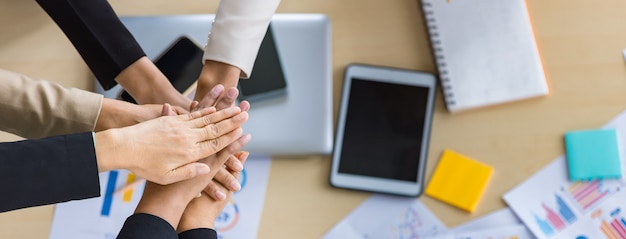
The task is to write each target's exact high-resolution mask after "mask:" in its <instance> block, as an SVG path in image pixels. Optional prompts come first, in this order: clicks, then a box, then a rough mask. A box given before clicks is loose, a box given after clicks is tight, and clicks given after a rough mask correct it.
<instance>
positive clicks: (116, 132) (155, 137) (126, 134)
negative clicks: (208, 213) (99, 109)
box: [95, 104, 248, 184]
mask: <svg viewBox="0 0 626 239" xmlns="http://www.w3.org/2000/svg"><path fill="white" fill-rule="evenodd" d="M171 110H172V109H171V107H170V106H169V105H168V104H165V105H164V106H163V111H164V112H170V111H171ZM247 119H248V114H247V112H242V111H241V109H240V108H239V107H232V108H228V109H224V110H220V111H217V112H215V109H214V108H207V109H203V110H200V111H196V112H193V113H190V114H185V115H179V116H165V117H159V118H157V119H153V120H149V121H146V122H143V123H140V124H136V125H133V126H129V127H124V128H119V129H110V130H106V131H102V132H98V133H96V134H95V141H96V159H97V162H98V169H99V170H100V171H108V170H112V169H119V168H123V169H128V170H130V171H132V172H133V173H135V174H137V175H138V176H139V177H142V178H145V179H147V180H149V181H153V182H156V183H159V184H169V183H173V182H177V181H181V180H184V179H189V178H193V177H195V176H196V175H199V174H207V173H209V172H210V169H209V168H208V167H207V165H206V164H202V163H198V162H195V161H197V160H198V159H201V158H206V157H208V156H209V155H215V153H217V152H221V151H223V150H222V149H224V148H230V147H232V146H229V145H232V144H233V142H235V141H236V140H237V139H239V138H240V136H241V134H242V129H241V125H242V124H243V123H244V122H246V121H247ZM216 170H217V168H216ZM212 177H213V176H211V178H212Z"/></svg>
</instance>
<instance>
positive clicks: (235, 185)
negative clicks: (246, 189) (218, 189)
mask: <svg viewBox="0 0 626 239" xmlns="http://www.w3.org/2000/svg"><path fill="white" fill-rule="evenodd" d="M230 189H232V190H235V191H239V190H241V185H239V182H232V183H230Z"/></svg>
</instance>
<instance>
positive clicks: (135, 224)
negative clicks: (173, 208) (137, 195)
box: [117, 213, 178, 239]
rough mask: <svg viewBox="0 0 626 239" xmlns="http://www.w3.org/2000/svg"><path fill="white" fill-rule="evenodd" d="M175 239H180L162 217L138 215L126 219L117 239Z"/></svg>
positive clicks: (145, 214)
mask: <svg viewBox="0 0 626 239" xmlns="http://www.w3.org/2000/svg"><path fill="white" fill-rule="evenodd" d="M137 238H149V239H174V238H178V235H177V234H176V230H175V229H174V228H173V227H172V225H170V224H169V223H168V222H166V221H165V220H163V219H162V218H160V217H157V216H154V215H151V214H147V213H137V214H133V215H131V216H130V217H128V218H127V219H126V222H124V226H122V230H120V233H119V234H118V235H117V239H137Z"/></svg>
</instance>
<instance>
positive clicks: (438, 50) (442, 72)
mask: <svg viewBox="0 0 626 239" xmlns="http://www.w3.org/2000/svg"><path fill="white" fill-rule="evenodd" d="M431 8H432V5H431V3H430V2H428V0H422V9H423V10H424V19H425V21H426V27H427V28H428V34H429V35H430V43H431V45H432V47H433V53H434V55H435V63H436V64H437V70H438V71H439V79H440V80H441V86H442V87H441V88H442V89H443V94H444V96H445V97H444V99H445V101H446V104H447V105H448V106H453V105H454V104H455V103H456V102H455V100H454V94H453V93H452V85H450V75H449V73H448V68H447V67H446V62H445V57H444V56H443V48H442V47H441V41H440V40H439V32H437V25H436V23H435V17H434V12H433V11H432V9H431Z"/></svg>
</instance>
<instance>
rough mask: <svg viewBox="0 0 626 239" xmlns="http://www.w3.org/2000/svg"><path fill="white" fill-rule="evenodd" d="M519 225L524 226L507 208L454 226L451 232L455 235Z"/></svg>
mask: <svg viewBox="0 0 626 239" xmlns="http://www.w3.org/2000/svg"><path fill="white" fill-rule="evenodd" d="M520 225H521V226H523V225H524V224H523V223H522V221H520V220H519V218H517V216H516V215H515V213H513V211H511V209H510V208H508V207H507V208H503V209H500V210H498V211H495V212H492V213H489V214H487V215H485V216H482V217H480V218H477V219H474V220H472V221H469V222H466V223H464V224H461V225H459V226H456V227H455V228H452V229H451V231H453V232H455V233H461V232H471V231H476V230H484V229H490V228H499V227H509V226H520Z"/></svg>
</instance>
